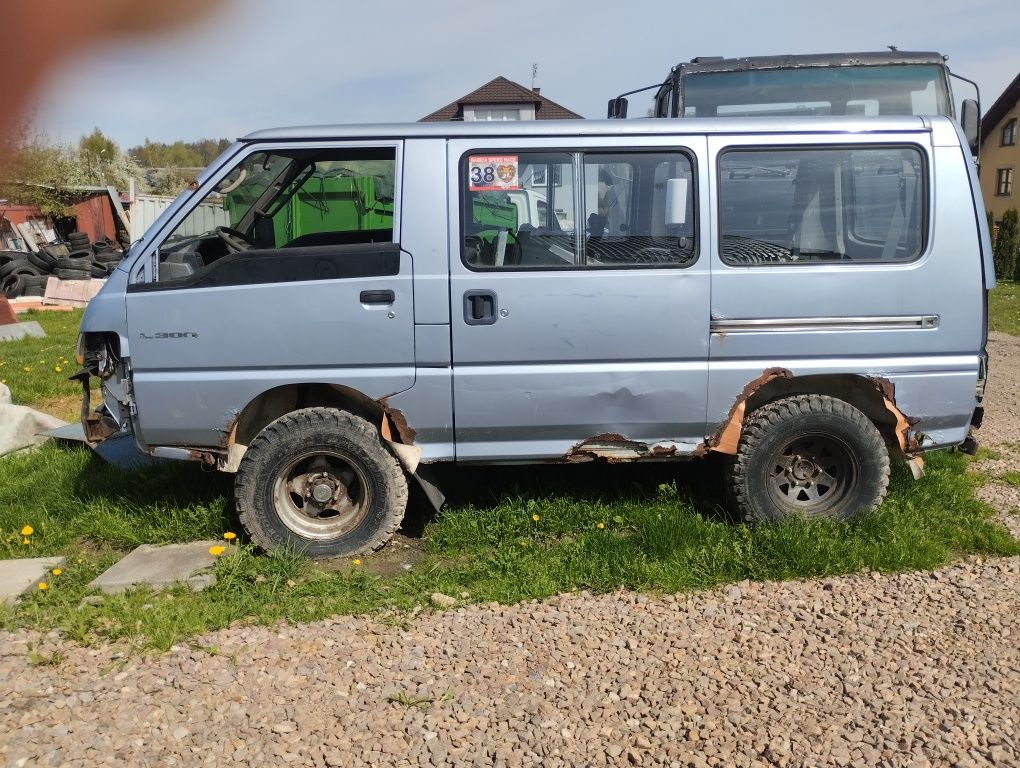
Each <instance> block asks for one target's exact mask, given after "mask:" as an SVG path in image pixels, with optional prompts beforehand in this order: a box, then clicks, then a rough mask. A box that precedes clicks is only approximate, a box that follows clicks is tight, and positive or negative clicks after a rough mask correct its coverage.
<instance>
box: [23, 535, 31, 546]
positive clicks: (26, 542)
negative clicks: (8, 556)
mask: <svg viewBox="0 0 1020 768" xmlns="http://www.w3.org/2000/svg"><path fill="white" fill-rule="evenodd" d="M21 543H22V544H31V543H32V542H31V541H29V540H28V537H27V536H26V537H25V538H24V539H22V540H21Z"/></svg>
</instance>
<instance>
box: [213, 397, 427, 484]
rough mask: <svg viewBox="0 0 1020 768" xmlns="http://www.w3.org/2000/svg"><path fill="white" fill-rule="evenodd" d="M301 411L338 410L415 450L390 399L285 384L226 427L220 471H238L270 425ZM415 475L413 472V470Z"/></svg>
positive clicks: (411, 435)
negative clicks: (250, 448) (243, 460)
mask: <svg viewBox="0 0 1020 768" xmlns="http://www.w3.org/2000/svg"><path fill="white" fill-rule="evenodd" d="M301 408H338V409H340V410H343V411H348V412H349V413H353V414H355V415H356V416H361V417H362V418H364V419H366V420H368V421H369V422H370V423H372V424H377V425H379V432H380V434H381V435H382V436H383V437H384V438H385V439H386V440H387V441H389V442H391V443H397V444H402V445H408V446H412V445H413V444H414V438H415V431H414V430H413V429H411V428H410V427H409V426H408V424H407V420H406V419H405V418H404V415H403V414H402V413H401V412H400V411H399V410H397V409H395V408H391V407H390V406H389V404H388V403H387V402H386V398H381V399H379V400H373V399H372V398H370V397H368V396H367V395H365V394H364V393H363V392H359V391H358V390H356V389H352V388H351V387H344V386H340V385H336V384H284V385H282V386H279V387H274V388H272V389H269V390H266V391H265V392H263V393H262V394H260V395H258V396H257V397H255V398H253V399H252V400H251V401H250V402H249V403H248V404H247V405H246V406H245V407H244V408H242V409H241V410H240V411H239V412H238V413H237V414H236V415H235V416H234V417H233V419H232V421H231V422H230V423H229V424H228V425H226V427H225V429H224V432H223V435H224V436H223V440H222V442H221V447H222V448H223V449H225V451H226V453H227V458H226V460H225V461H224V462H223V463H222V464H221V466H220V469H223V470H225V471H228V472H232V471H235V470H236V469H237V465H238V464H239V463H240V461H241V458H242V457H243V456H244V452H245V451H246V450H247V448H248V444H249V443H250V442H251V441H252V440H253V439H255V436H256V435H257V434H258V433H259V432H261V431H262V429H264V428H265V427H266V426H267V425H268V424H270V423H271V422H273V421H275V420H276V419H278V418H280V417H281V416H283V415H285V414H287V413H290V412H292V411H296V410H298V409H301ZM412 471H413V470H412Z"/></svg>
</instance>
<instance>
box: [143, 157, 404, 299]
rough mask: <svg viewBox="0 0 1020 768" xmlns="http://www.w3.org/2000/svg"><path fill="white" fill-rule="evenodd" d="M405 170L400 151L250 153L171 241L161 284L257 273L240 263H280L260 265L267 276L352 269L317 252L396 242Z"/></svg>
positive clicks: (165, 247)
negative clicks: (399, 184)
mask: <svg viewBox="0 0 1020 768" xmlns="http://www.w3.org/2000/svg"><path fill="white" fill-rule="evenodd" d="M395 167H396V151H395V149H393V148H385V149H352V150H318V151H314V152H310V151H307V150H302V151H293V152H289V151H288V152H280V153H266V152H257V153H254V154H252V155H249V156H248V157H246V158H245V159H244V160H243V161H241V163H239V164H238V166H237V167H236V168H234V169H233V170H232V171H231V172H230V173H229V174H228V175H227V176H226V177H225V178H224V179H223V180H222V181H221V182H220V183H219V184H217V186H216V188H215V189H213V190H212V191H211V192H209V193H208V194H207V195H206V196H205V198H204V199H203V200H202V201H201V202H200V203H199V204H198V205H197V206H196V207H195V208H194V209H193V210H192V211H191V212H190V213H189V214H188V216H187V217H186V218H185V219H184V220H183V221H182V222H181V223H180V224H179V225H178V226H177V227H176V228H175V229H174V231H173V232H172V233H171V234H170V235H169V236H168V237H167V238H166V239H165V240H164V241H163V243H162V244H161V246H160V250H159V258H158V272H157V283H159V284H160V285H162V286H164V287H167V288H172V287H202V286H203V285H208V284H209V280H207V279H204V278H205V276H207V275H209V274H210V273H211V272H218V273H220V274H219V278H217V281H216V284H222V278H223V276H224V274H223V273H224V271H230V272H231V273H235V272H236V273H241V272H243V271H245V269H248V267H238V266H231V267H229V268H228V263H229V264H233V263H234V262H237V261H239V260H240V261H244V262H246V263H248V264H249V267H250V265H251V264H254V263H255V262H256V261H257V262H258V264H259V266H260V267H268V266H269V265H270V264H271V265H273V266H272V268H270V269H268V270H267V269H261V268H260V269H255V270H250V271H251V273H252V279H255V278H258V280H259V281H270V282H272V281H282V280H306V279H316V275H319V274H321V275H323V276H331V277H336V276H338V275H337V272H338V271H339V273H340V275H343V274H346V271H345V270H346V267H338V266H337V265H335V264H333V265H326V264H325V263H324V262H322V259H321V257H322V255H323V254H322V253H320V252H319V251H318V250H313V251H309V250H308V249H321V248H329V249H332V250H333V251H335V250H336V249H337V248H340V247H343V246H351V245H359V246H360V245H366V244H369V243H392V242H393V215H394V173H395ZM362 250H363V249H362ZM270 254H273V256H274V258H272V259H269V258H267V257H268V256H269V255H270ZM281 257H282V258H281ZM288 257H291V258H292V263H291V266H290V267H288V264H287V261H286V259H287V258H288ZM345 261H346V262H350V263H351V264H353V263H354V261H356V260H352V259H346V260H345ZM359 269H360V270H361V271H364V270H365V269H369V271H371V269H372V267H371V266H370V265H365V264H362V265H361V266H360V267H359ZM373 274H374V273H373ZM245 282H250V281H245ZM231 284H236V283H234V281H233V278H231Z"/></svg>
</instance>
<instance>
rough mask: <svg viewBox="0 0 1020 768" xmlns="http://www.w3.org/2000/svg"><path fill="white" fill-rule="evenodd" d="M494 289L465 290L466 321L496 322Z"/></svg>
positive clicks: (486, 323)
mask: <svg viewBox="0 0 1020 768" xmlns="http://www.w3.org/2000/svg"><path fill="white" fill-rule="evenodd" d="M497 308H498V307H497V303H496V293H495V292H494V291H465V293H464V322H465V323H467V324H468V325H492V324H493V323H494V322H496V309H497Z"/></svg>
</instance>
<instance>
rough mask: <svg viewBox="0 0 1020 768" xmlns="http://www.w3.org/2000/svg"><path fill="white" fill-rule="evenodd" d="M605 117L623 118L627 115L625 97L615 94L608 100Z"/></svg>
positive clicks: (611, 118) (612, 118)
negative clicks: (614, 96) (615, 95)
mask: <svg viewBox="0 0 1020 768" xmlns="http://www.w3.org/2000/svg"><path fill="white" fill-rule="evenodd" d="M606 117H608V118H609V119H610V120H623V119H624V118H625V117H627V99H626V98H624V97H623V96H617V97H616V98H615V99H610V100H609V108H608V109H607V110H606Z"/></svg>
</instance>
